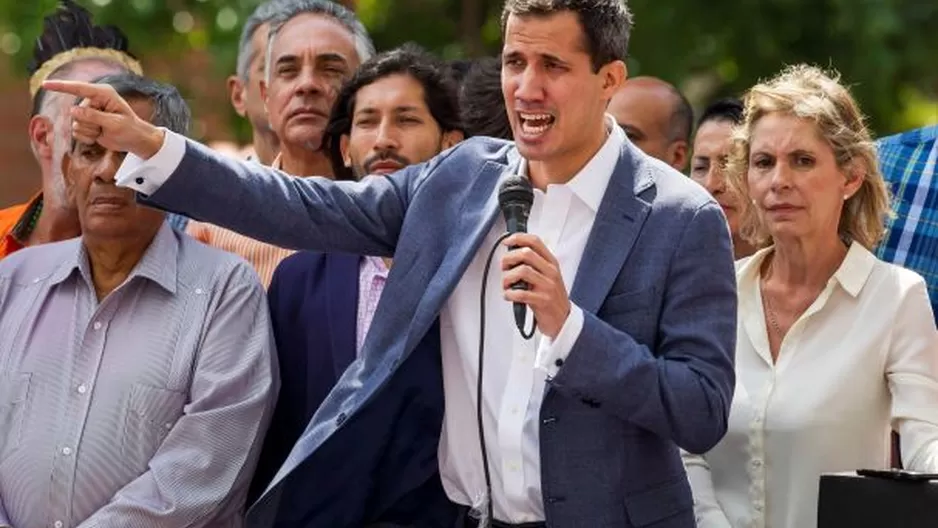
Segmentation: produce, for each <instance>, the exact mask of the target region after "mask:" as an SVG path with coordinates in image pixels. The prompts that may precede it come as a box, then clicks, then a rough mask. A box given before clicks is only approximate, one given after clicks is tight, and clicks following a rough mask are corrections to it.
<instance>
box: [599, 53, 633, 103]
mask: <svg viewBox="0 0 938 528" xmlns="http://www.w3.org/2000/svg"><path fill="white" fill-rule="evenodd" d="M599 75H601V76H602V79H603V99H604V100H606V101H609V100H611V99H612V96H613V95H615V93H616V92H618V91H619V88H621V87H622V84H623V83H625V79H626V78H628V76H629V70H628V67H626V65H625V63H624V62H622V61H620V60H614V61H612V62H610V63H608V64H606V65H604V66H603V67H602V68H600V69H599Z"/></svg>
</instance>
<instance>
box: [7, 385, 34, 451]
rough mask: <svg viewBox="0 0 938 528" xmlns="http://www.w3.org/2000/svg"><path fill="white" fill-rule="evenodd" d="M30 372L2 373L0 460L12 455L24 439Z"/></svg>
mask: <svg viewBox="0 0 938 528" xmlns="http://www.w3.org/2000/svg"><path fill="white" fill-rule="evenodd" d="M29 381H30V375H29V374H5V375H0V462H2V461H3V460H5V459H6V458H7V457H8V456H10V455H11V454H12V453H13V452H14V451H16V449H17V448H19V446H20V443H21V441H22V439H23V429H24V428H25V425H24V423H23V422H24V420H25V419H26V411H25V409H26V405H27V402H28V400H29Z"/></svg>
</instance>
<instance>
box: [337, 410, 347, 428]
mask: <svg viewBox="0 0 938 528" xmlns="http://www.w3.org/2000/svg"><path fill="white" fill-rule="evenodd" d="M346 418H347V416H346V415H345V413H339V416H338V418H336V419H335V425H336V427H339V426H341V425H342V424H344V423H345V419H346Z"/></svg>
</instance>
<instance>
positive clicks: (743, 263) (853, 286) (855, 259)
mask: <svg viewBox="0 0 938 528" xmlns="http://www.w3.org/2000/svg"><path fill="white" fill-rule="evenodd" d="M772 251H773V247H767V248H765V249H761V250H759V251H758V252H756V253H755V254H754V255H752V256H751V257H749V258H747V259H743V260H740V261H739V263H738V266H739V271H738V277H739V281H740V282H749V281H755V282H757V281H758V280H759V270H760V269H761V268H762V262H763V261H764V260H765V257H767V256H768V255H769V254H770V253H771V252H772ZM875 265H876V256H874V255H873V254H872V253H870V251H869V250H868V249H866V248H865V247H863V246H862V245H861V244H859V243H857V242H851V243H850V247H849V248H848V249H847V256H846V257H844V261H843V262H841V263H840V267H838V268H837V271H835V272H834V276H833V277H831V281H836V282H837V284H839V285H840V287H841V288H843V290H844V291H845V292H847V293H848V294H850V296H851V297H854V298H856V297H857V296H858V295H860V292H861V291H862V290H863V286H864V285H865V284H866V281H867V279H869V278H870V275H871V274H872V273H873V267H874V266H875Z"/></svg>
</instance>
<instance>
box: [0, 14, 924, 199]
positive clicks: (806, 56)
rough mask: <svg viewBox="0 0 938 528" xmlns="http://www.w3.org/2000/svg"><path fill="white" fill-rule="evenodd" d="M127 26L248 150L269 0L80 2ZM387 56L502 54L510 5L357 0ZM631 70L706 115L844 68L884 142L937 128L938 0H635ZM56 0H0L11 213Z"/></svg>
mask: <svg viewBox="0 0 938 528" xmlns="http://www.w3.org/2000/svg"><path fill="white" fill-rule="evenodd" d="M79 3H81V4H82V5H84V6H85V7H87V8H88V9H90V10H91V11H92V12H93V13H94V15H95V19H96V22H97V23H99V24H116V25H118V26H119V27H120V28H121V29H122V30H123V31H124V33H125V34H127V36H128V37H129V40H130V50H131V52H132V53H134V54H135V55H136V56H137V57H138V58H139V59H140V60H141V62H142V63H143V66H144V71H145V73H146V74H147V75H148V76H151V77H154V78H157V79H159V80H162V81H168V82H171V83H173V84H175V85H176V86H177V87H178V88H179V89H180V91H181V92H182V93H183V95H185V96H186V98H187V99H188V100H189V103H190V105H191V106H192V109H193V113H194V115H195V117H196V125H195V127H194V130H193V136H195V138H196V139H199V140H201V141H203V142H206V143H212V144H215V146H217V147H218V148H221V149H225V148H227V149H231V150H237V149H239V148H240V147H241V145H243V144H247V143H248V142H249V137H250V136H249V127H248V125H247V123H246V122H244V121H242V120H241V119H240V118H238V117H237V115H236V114H235V113H234V111H233V110H232V109H231V105H230V104H229V102H228V95H227V91H226V88H225V78H226V77H227V76H228V75H229V74H231V73H232V72H234V69H235V56H236V55H237V46H238V37H239V35H240V31H241V25H242V23H243V21H244V19H245V18H246V17H247V16H248V15H249V14H250V13H251V11H252V10H253V9H254V8H255V7H256V6H257V4H258V3H260V0H79ZM342 3H343V4H345V5H346V6H349V7H351V8H353V9H355V11H356V12H357V13H358V15H359V17H360V18H361V19H362V21H363V22H364V23H365V25H366V26H367V27H368V29H369V30H370V31H371V34H372V37H373V39H374V41H375V44H376V46H377V48H378V50H382V49H387V48H390V47H394V46H397V45H399V44H402V43H404V42H408V41H413V42H416V43H418V44H420V45H422V46H424V47H425V48H428V49H430V50H433V51H435V52H437V53H438V54H439V55H441V56H442V57H444V58H447V59H453V58H462V57H478V56H484V55H495V54H497V53H498V51H499V48H500V44H499V27H498V18H499V14H500V10H501V5H502V0H346V1H343V2H342ZM629 5H630V7H631V9H632V11H633V13H634V14H635V29H634V31H633V34H632V35H633V37H632V43H631V46H630V50H631V58H630V63H629V74H630V75H632V76H635V75H654V76H657V77H661V78H662V79H665V80H667V81H670V82H672V83H674V84H675V85H676V86H677V87H678V88H679V89H681V90H682V91H683V92H684V93H685V94H686V95H687V97H688V98H689V99H690V101H691V102H692V103H693V104H694V106H695V109H697V110H699V109H701V108H702V106H703V105H705V104H706V103H707V102H709V101H711V100H712V99H714V98H716V97H721V96H725V95H738V94H740V93H741V92H743V91H744V90H745V89H746V88H747V87H749V86H751V85H752V84H754V83H755V82H756V81H757V80H759V79H760V78H764V77H767V76H770V75H772V74H774V73H776V72H778V70H780V69H781V68H782V66H783V65H785V64H791V63H796V62H810V63H814V64H818V65H821V66H825V67H832V68H835V69H837V70H838V71H840V72H841V74H842V76H843V79H844V80H845V81H846V82H847V84H849V85H850V86H851V87H852V89H853V92H854V94H855V95H856V96H857V98H858V99H859V101H860V104H861V106H862V108H863V110H864V112H865V113H866V114H867V115H868V117H869V122H870V124H871V126H872V128H873V130H874V132H875V134H876V135H878V136H884V135H888V134H892V133H895V132H900V131H903V130H906V129H909V128H914V127H918V126H923V125H927V124H934V123H938V0H705V1H701V0H630V1H629ZM55 6H56V0H25V1H24V0H0V127H2V130H0V167H2V168H0V171H2V173H0V207H4V206H7V205H10V204H12V203H16V202H20V201H23V200H25V199H26V198H28V197H29V196H30V195H31V194H32V193H33V192H34V191H35V190H36V189H37V188H38V186H39V171H38V168H37V167H36V165H35V160H34V159H33V157H32V154H31V153H30V151H29V144H28V140H27V136H26V125H27V123H28V119H29V108H30V103H29V94H28V89H27V76H26V64H27V63H28V62H29V57H30V55H31V53H32V47H33V42H34V40H35V38H36V36H37V35H38V34H39V32H40V31H41V28H42V17H43V16H45V15H46V14H48V13H50V12H51V11H52V10H54V9H55Z"/></svg>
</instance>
